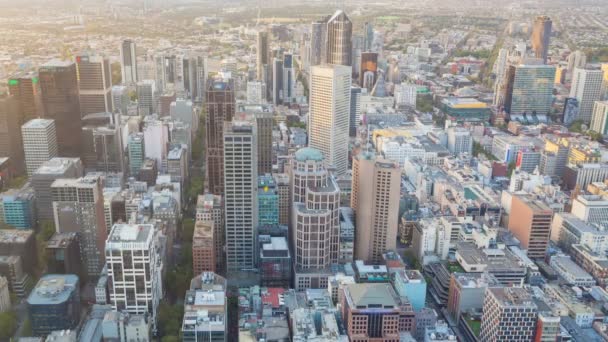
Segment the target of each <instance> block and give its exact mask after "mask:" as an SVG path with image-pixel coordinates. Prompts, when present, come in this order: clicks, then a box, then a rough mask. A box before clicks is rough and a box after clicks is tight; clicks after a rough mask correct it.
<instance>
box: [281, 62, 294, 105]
mask: <svg viewBox="0 0 608 342" xmlns="http://www.w3.org/2000/svg"><path fill="white" fill-rule="evenodd" d="M282 78H283V103H285V104H289V103H291V101H292V100H293V99H294V97H295V93H294V91H295V90H294V85H295V73H294V70H293V55H292V54H290V53H286V54H283V73H282Z"/></svg>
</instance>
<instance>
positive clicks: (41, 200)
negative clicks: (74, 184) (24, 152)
mask: <svg viewBox="0 0 608 342" xmlns="http://www.w3.org/2000/svg"><path fill="white" fill-rule="evenodd" d="M83 173H84V167H83V166H82V163H81V162H80V159H79V158H53V159H51V160H49V161H47V162H45V163H44V164H42V166H40V167H39V168H38V170H36V172H34V174H33V175H32V177H31V183H32V186H33V187H34V192H35V193H36V210H37V211H36V215H37V217H38V219H39V220H53V218H54V214H53V196H52V194H51V185H52V184H53V182H54V181H55V180H57V179H61V178H77V177H82V175H83Z"/></svg>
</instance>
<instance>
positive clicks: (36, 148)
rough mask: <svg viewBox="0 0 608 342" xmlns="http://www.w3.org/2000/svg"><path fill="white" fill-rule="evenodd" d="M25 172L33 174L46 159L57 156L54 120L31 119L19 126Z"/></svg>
mask: <svg viewBox="0 0 608 342" xmlns="http://www.w3.org/2000/svg"><path fill="white" fill-rule="evenodd" d="M21 132H22V136H23V151H24V153H25V166H26V169H27V174H28V175H29V176H31V175H33V174H34V172H36V170H38V168H39V167H40V166H41V165H42V164H44V163H45V162H46V161H49V160H51V158H55V157H57V156H58V147H57V131H56V128H55V122H54V121H53V120H48V119H33V120H30V121H29V122H27V123H26V124H25V125H23V127H21Z"/></svg>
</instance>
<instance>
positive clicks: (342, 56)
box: [326, 10, 353, 66]
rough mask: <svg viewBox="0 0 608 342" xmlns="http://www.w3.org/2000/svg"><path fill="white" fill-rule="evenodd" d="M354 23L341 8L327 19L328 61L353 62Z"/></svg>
mask: <svg viewBox="0 0 608 342" xmlns="http://www.w3.org/2000/svg"><path fill="white" fill-rule="evenodd" d="M352 35H353V24H352V22H351V21H350V19H349V18H348V16H347V15H346V13H344V12H343V11H341V10H338V11H336V13H334V15H333V16H332V17H331V18H329V20H328V21H327V42H326V43H327V48H326V54H327V57H326V62H327V63H328V64H339V65H347V66H350V65H351V63H352V56H351V55H352V41H351V38H352Z"/></svg>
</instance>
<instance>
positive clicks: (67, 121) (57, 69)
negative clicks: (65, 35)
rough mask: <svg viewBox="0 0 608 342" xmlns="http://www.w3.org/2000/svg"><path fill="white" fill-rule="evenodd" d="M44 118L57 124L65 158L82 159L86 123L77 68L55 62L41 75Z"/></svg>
mask: <svg viewBox="0 0 608 342" xmlns="http://www.w3.org/2000/svg"><path fill="white" fill-rule="evenodd" d="M38 75H39V79H40V88H41V89H42V103H43V106H44V116H45V118H47V119H52V120H54V121H55V127H56V129H57V145H58V147H59V155H60V156H62V157H80V154H81V153H82V151H81V147H82V120H81V115H80V99H79V96H78V78H77V74H76V64H74V63H73V62H66V61H60V60H52V61H50V62H48V63H46V64H44V65H43V66H41V67H40V69H39V71H38Z"/></svg>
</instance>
